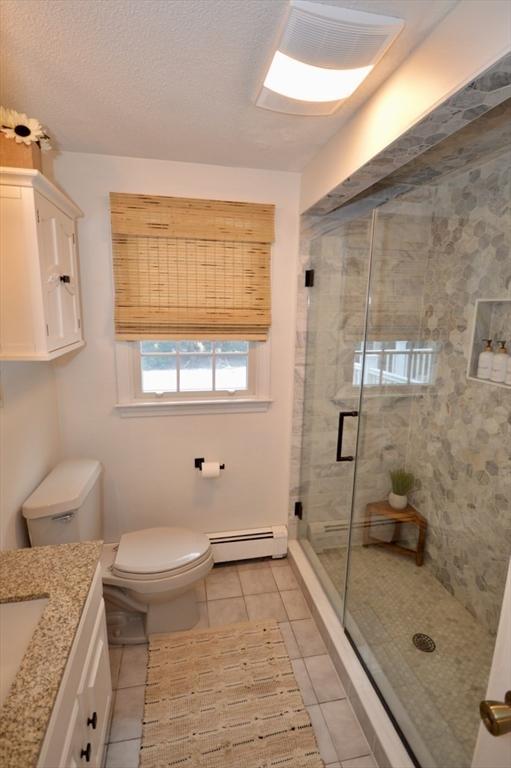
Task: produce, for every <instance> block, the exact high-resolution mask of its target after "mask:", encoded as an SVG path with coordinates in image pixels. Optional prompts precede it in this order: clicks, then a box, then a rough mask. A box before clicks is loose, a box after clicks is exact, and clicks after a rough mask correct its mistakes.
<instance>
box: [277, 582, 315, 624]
mask: <svg viewBox="0 0 511 768" xmlns="http://www.w3.org/2000/svg"><path fill="white" fill-rule="evenodd" d="M280 596H281V598H282V602H283V603H284V607H285V609H286V613H287V615H288V618H289V621H296V620H297V619H308V618H309V617H310V615H311V612H310V611H309V607H308V605H307V603H306V602H305V598H304V596H303V594H302V591H301V590H300V589H290V590H287V589H286V590H284V591H282V592H281V593H280Z"/></svg>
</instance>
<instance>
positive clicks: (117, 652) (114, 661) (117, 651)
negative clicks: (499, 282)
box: [109, 645, 122, 691]
mask: <svg viewBox="0 0 511 768" xmlns="http://www.w3.org/2000/svg"><path fill="white" fill-rule="evenodd" d="M109 654H110V673H111V675H112V688H113V689H114V691H115V689H116V688H117V681H118V680H119V670H120V668H121V657H122V645H114V646H113V647H112V648H110V649H109Z"/></svg>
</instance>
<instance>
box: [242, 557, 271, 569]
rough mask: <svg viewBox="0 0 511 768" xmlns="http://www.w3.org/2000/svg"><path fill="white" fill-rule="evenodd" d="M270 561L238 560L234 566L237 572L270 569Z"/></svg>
mask: <svg viewBox="0 0 511 768" xmlns="http://www.w3.org/2000/svg"><path fill="white" fill-rule="evenodd" d="M270 562H271V561H270V560H269V559H265V560H238V562H237V563H236V566H237V568H238V571H240V572H241V571H255V570H259V569H261V568H262V569H263V570H264V569H266V568H269V567H270Z"/></svg>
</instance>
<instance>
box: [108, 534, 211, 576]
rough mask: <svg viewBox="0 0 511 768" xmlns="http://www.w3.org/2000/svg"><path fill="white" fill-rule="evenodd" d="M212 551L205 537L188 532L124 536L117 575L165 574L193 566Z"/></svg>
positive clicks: (120, 548) (121, 541) (117, 559)
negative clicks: (119, 572)
mask: <svg viewBox="0 0 511 768" xmlns="http://www.w3.org/2000/svg"><path fill="white" fill-rule="evenodd" d="M209 548H210V543H209V539H208V537H207V536H205V535H204V534H203V533H196V532H195V531H190V530H189V529H188V528H146V529H145V530H142V531H133V532H132V533H125V534H123V535H122V536H121V540H120V542H119V548H118V550H117V554H116V557H115V563H114V569H115V571H123V572H124V573H162V572H164V571H172V570H175V569H177V568H182V567H183V566H186V565H189V564H190V563H193V562H194V561H196V560H198V559H200V558H202V557H204V555H205V554H206V553H207V552H208V550H209Z"/></svg>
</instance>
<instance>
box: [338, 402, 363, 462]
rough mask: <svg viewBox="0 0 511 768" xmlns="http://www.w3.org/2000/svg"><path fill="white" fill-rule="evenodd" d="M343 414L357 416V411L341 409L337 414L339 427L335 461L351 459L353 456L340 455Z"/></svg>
mask: <svg viewBox="0 0 511 768" xmlns="http://www.w3.org/2000/svg"><path fill="white" fill-rule="evenodd" d="M345 416H358V411H341V412H340V414H339V428H338V431H337V455H336V457H335V460H336V461H353V456H343V455H342V433H343V430H344V417H345Z"/></svg>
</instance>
